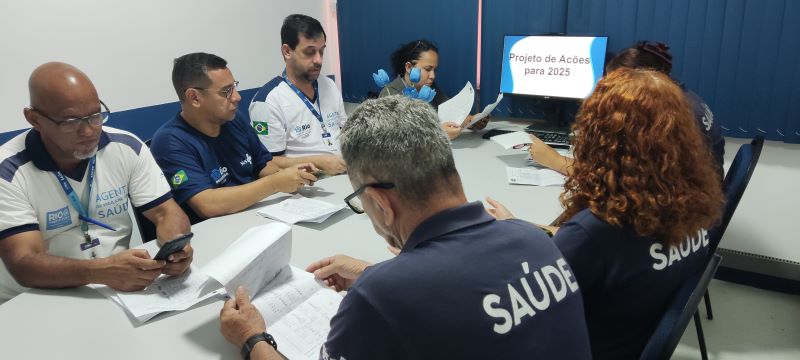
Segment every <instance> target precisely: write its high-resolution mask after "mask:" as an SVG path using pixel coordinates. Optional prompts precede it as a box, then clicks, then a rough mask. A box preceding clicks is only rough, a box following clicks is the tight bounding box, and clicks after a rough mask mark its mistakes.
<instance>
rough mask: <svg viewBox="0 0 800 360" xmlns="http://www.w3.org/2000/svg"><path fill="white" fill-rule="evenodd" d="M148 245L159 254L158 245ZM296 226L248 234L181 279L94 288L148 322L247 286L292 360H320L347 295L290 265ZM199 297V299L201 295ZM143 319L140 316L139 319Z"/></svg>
mask: <svg viewBox="0 0 800 360" xmlns="http://www.w3.org/2000/svg"><path fill="white" fill-rule="evenodd" d="M154 243H155V242H150V243H147V244H145V245H144V246H145V247H146V248H147V249H148V252H150V253H153V254H154V253H155V251H156V250H157V245H155V244H154ZM291 253H292V236H291V227H290V226H289V225H286V224H284V223H280V222H273V223H269V224H265V225H261V226H257V227H253V228H251V229H248V230H247V231H245V233H244V234H242V236H240V237H239V238H238V239H237V240H236V241H234V242H233V243H231V245H229V246H228V247H227V248H226V249H225V251H223V252H222V253H221V254H219V255H218V256H217V257H215V258H214V259H212V260H211V261H210V262H209V263H208V264H206V266H204V267H203V268H202V269H198V268H196V267H191V269H190V271H189V272H188V273H187V274H184V275H182V276H179V277H166V276H162V277H161V278H159V279H158V280H157V281H156V282H154V283H153V284H152V285H151V286H149V287H148V288H147V289H145V290H143V291H139V292H133V293H122V292H117V291H115V290H113V289H110V288H108V287H106V286H93V287H95V288H96V289H97V290H98V291H100V292H101V293H103V294H104V295H106V296H108V297H110V298H111V299H112V300H114V301H115V302H116V303H117V304H118V305H120V307H122V308H123V309H125V311H127V312H128V313H130V314H131V315H133V316H135V319H136V320H137V321H139V322H145V321H147V320H149V319H151V318H152V317H153V316H155V315H157V314H158V313H161V312H164V311H173V310H184V309H186V308H188V307H190V306H192V305H194V304H196V303H198V302H200V301H202V300H203V299H205V298H208V297H209V296H213V295H216V294H220V293H223V294H224V293H225V292H226V291H227V292H228V293H230V294H233V293H235V291H236V288H237V287H239V286H243V287H245V288H246V289H247V290H248V292H249V293H250V294H251V297H252V298H253V304H254V305H255V306H256V307H257V308H258V309H259V310H260V311H261V312H262V314H263V315H264V319H265V320H266V322H267V324H269V331H270V333H271V334H272V335H273V336H274V337H275V340H276V341H277V342H278V343H280V344H281V352H282V353H283V354H284V355H286V356H287V357H288V358H290V359H316V358H317V357H318V355H319V349H320V347H321V346H322V344H323V343H324V342H325V340H326V338H327V334H328V331H329V330H330V319H331V318H332V317H333V315H335V314H336V311H338V309H339V303H340V302H341V301H342V296H341V295H339V294H338V293H336V292H335V291H333V290H331V289H328V288H326V287H325V286H323V284H322V283H321V282H319V281H317V280H315V279H314V277H313V275H311V274H309V273H307V272H305V271H303V270H301V269H298V268H295V267H292V266H290V265H289V259H290V258H291ZM198 294H199V295H198ZM137 315H138V316H137Z"/></svg>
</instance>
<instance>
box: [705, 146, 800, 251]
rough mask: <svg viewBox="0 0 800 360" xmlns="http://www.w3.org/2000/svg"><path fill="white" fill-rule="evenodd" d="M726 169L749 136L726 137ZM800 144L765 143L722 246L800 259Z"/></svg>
mask: <svg viewBox="0 0 800 360" xmlns="http://www.w3.org/2000/svg"><path fill="white" fill-rule="evenodd" d="M725 142H726V144H725V162H726V168H727V167H728V166H730V163H731V161H732V160H733V158H734V156H736V151H738V150H739V146H740V145H741V144H743V143H747V142H749V140H745V139H731V138H726V139H725ZM798 224H800V145H793V144H784V143H780V142H775V141H767V142H765V143H764V149H763V150H762V152H761V158H760V159H759V161H758V165H756V170H755V172H754V173H753V177H752V178H751V179H750V184H749V185H748V187H747V190H745V192H744V196H743V197H742V200H741V202H740V203H739V207H738V208H737V209H736V213H735V214H734V215H733V219H731V223H730V224H729V225H728V229H727V230H726V231H725V235H724V237H723V238H722V242H721V243H720V247H722V248H726V249H731V250H738V251H744V252H749V253H753V254H758V255H764V256H771V257H775V258H779V259H785V260H791V261H796V262H800V236H799V234H800V231H798Z"/></svg>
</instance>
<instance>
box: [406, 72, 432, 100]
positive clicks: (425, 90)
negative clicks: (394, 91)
mask: <svg viewBox="0 0 800 360" xmlns="http://www.w3.org/2000/svg"><path fill="white" fill-rule="evenodd" d="M421 74H422V71H421V70H420V69H419V68H418V67H414V68H411V72H409V73H408V80H410V81H411V83H412V84H416V83H418V82H419V80H420V77H421ZM403 94H405V95H406V96H408V97H410V98H412V99H418V100H422V101H424V102H428V103H429V102H431V101H432V100H433V98H434V97H435V96H436V90H434V89H431V87H430V86H428V85H424V86H422V87H421V88H420V89H419V91H417V89H416V88H414V87H413V86H406V88H405V89H404V90H403Z"/></svg>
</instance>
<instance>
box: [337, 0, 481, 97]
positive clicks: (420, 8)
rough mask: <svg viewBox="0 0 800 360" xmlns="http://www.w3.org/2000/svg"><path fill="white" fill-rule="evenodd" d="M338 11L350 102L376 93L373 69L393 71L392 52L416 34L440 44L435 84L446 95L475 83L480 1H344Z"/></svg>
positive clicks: (346, 93) (345, 94)
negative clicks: (369, 93)
mask: <svg viewBox="0 0 800 360" xmlns="http://www.w3.org/2000/svg"><path fill="white" fill-rule="evenodd" d="M337 13H338V22H339V46H340V52H339V53H340V57H341V68H342V88H343V89H342V90H343V91H342V92H343V94H342V95H343V97H344V100H345V101H351V102H360V101H362V100H363V99H364V98H365V97H366V95H367V92H369V91H376V92H377V91H378V89H377V87H376V86H375V84H374V82H373V81H372V75H371V74H372V73H374V72H376V71H377V70H378V69H379V68H382V69H385V70H386V71H387V72H388V73H389V74H390V76H391V73H392V71H391V64H390V62H389V56H390V55H391V54H392V52H393V51H394V50H395V49H397V48H398V47H400V45H402V44H404V43H407V42H409V41H412V40H416V39H426V40H430V41H433V42H434V43H435V44H436V45H437V46H438V47H439V66H440V68H439V71H437V73H436V84H437V85H438V86H439V87H440V88H441V89H442V90H444V92H445V93H446V94H448V95H450V96H453V95H455V94H457V93H458V91H460V90H461V88H463V87H464V84H465V83H466V82H467V81H470V82H472V84H473V85H474V84H475V67H476V63H477V60H476V53H477V46H478V45H477V41H476V39H477V34H478V29H477V26H476V24H477V18H478V3H477V1H446V0H425V1H423V0H406V1H386V0H340V1H339V2H338V3H337Z"/></svg>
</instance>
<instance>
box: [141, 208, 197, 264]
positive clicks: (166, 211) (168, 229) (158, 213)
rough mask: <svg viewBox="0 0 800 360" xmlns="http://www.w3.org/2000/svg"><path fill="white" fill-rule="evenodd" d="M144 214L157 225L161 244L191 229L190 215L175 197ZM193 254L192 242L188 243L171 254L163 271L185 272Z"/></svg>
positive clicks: (157, 234) (157, 233)
mask: <svg viewBox="0 0 800 360" xmlns="http://www.w3.org/2000/svg"><path fill="white" fill-rule="evenodd" d="M142 214H143V215H144V216H145V217H146V218H147V219H149V220H150V221H152V222H153V224H155V225H156V237H157V238H158V243H159V245H164V243H166V242H167V241H170V240H172V239H175V238H177V237H178V236H181V235H183V234H187V233H189V231H191V225H190V224H189V217H188V216H186V213H184V212H183V210H181V207H180V206H178V203H176V202H175V200H173V199H168V200H166V201H164V202H162V203H161V204H159V205H158V206H156V207H153V208H151V209H148V210H147V211H145V212H143V213H142ZM193 254H194V251H193V249H192V245H190V244H187V245H186V246H185V247H184V248H183V250H181V251H178V252H176V253H174V254H171V255H170V256H169V258H168V259H167V260H168V261H167V264H166V266H164V268H163V270H162V271H163V273H164V274H167V275H180V274H183V273H184V272H185V271H186V269H188V268H189V265H190V264H191V263H192V257H193Z"/></svg>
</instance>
